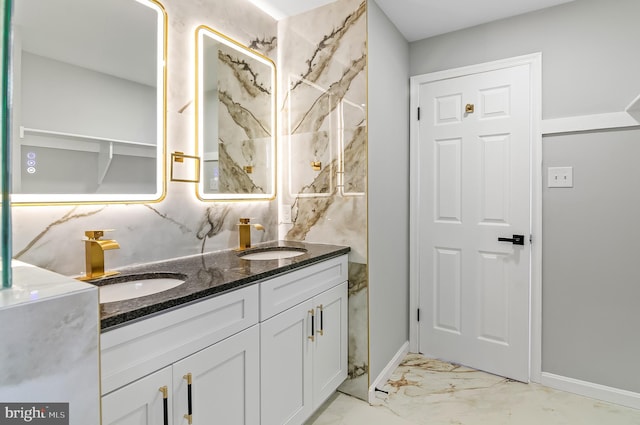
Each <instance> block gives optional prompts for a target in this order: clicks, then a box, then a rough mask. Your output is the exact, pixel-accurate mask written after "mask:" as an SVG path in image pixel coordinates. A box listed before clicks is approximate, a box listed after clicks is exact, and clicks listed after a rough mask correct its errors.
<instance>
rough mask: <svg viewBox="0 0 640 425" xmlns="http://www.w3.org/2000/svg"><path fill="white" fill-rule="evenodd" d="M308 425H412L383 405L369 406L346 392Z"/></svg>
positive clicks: (310, 420) (324, 407) (333, 399)
mask: <svg viewBox="0 0 640 425" xmlns="http://www.w3.org/2000/svg"><path fill="white" fill-rule="evenodd" d="M306 424H307V425H411V422H408V421H406V420H405V419H402V418H401V417H399V416H396V415H394V414H393V413H391V412H389V411H387V410H385V409H384V408H381V407H372V406H369V404H367V403H366V402H364V401H362V400H357V399H355V398H353V397H349V396H347V395H344V394H339V393H338V394H336V395H334V396H333V397H331V398H330V399H329V400H328V401H327V402H326V403H325V405H324V406H323V407H322V408H320V409H319V410H318V412H316V413H315V414H314V415H313V416H312V417H311V418H310V419H309V420H308V421H307V422H306Z"/></svg>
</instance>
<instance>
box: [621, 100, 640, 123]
mask: <svg viewBox="0 0 640 425" xmlns="http://www.w3.org/2000/svg"><path fill="white" fill-rule="evenodd" d="M625 111H626V112H627V114H629V115H631V116H632V117H633V118H634V119H635V120H636V121H638V123H639V124H640V95H638V97H636V98H635V99H634V100H633V101H632V102H631V103H630V104H629V106H627V109H625Z"/></svg>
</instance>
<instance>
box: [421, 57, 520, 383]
mask: <svg viewBox="0 0 640 425" xmlns="http://www.w3.org/2000/svg"><path fill="white" fill-rule="evenodd" d="M530 96H531V94H530V69H529V67H528V66H526V65H520V66H514V67H511V68H504V69H498V70H493V71H487V72H482V73H477V74H471V75H466V76H461V77H457V78H450V79H443V80H437V81H431V82H425V83H423V84H420V86H419V105H420V115H421V116H420V121H419V123H418V132H419V136H418V139H419V163H420V167H419V171H418V174H419V182H418V184H419V189H418V199H419V200H418V208H419V211H420V213H419V214H420V216H419V217H418V225H417V226H418V229H419V230H418V232H419V233H418V235H417V240H418V242H417V249H418V257H417V259H418V276H419V305H420V312H421V315H420V316H421V318H420V322H419V350H420V351H421V352H422V353H424V354H425V355H427V356H430V357H434V358H439V359H443V360H447V361H451V362H456V363H461V364H464V365H467V366H470V367H473V368H476V369H480V370H484V371H487V372H491V373H495V374H498V375H502V376H506V377H509V378H512V379H516V380H520V381H525V382H526V381H528V380H529V269H530V244H529V231H530V210H531V208H530V149H531V140H530V139H531V106H530ZM513 235H521V236H522V239H523V240H522V243H523V245H518V244H514V243H512V242H507V241H499V240H498V239H499V238H506V239H513ZM517 242H519V241H517Z"/></svg>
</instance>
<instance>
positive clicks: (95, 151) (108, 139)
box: [12, 0, 166, 203]
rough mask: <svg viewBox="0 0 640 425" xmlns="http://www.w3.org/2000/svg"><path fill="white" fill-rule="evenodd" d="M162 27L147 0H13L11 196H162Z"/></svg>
mask: <svg viewBox="0 0 640 425" xmlns="http://www.w3.org/2000/svg"><path fill="white" fill-rule="evenodd" d="M165 27H166V23H165V13H164V10H163V8H162V7H161V6H160V4H159V3H157V2H155V1H153V0H108V1H105V0H19V1H16V2H14V17H13V32H14V44H13V52H12V56H13V57H12V81H13V109H12V152H13V160H12V174H13V176H12V192H13V195H12V200H13V201H14V202H17V203H21V202H26V203H40V202H43V203H52V202H54V203H55V202H102V201H106V202H109V201H152V200H159V199H161V198H162V197H163V195H164V146H165V143H164V138H165V131H164V129H165V124H164V109H165V108H164V99H165V69H164V58H165V32H166V31H165Z"/></svg>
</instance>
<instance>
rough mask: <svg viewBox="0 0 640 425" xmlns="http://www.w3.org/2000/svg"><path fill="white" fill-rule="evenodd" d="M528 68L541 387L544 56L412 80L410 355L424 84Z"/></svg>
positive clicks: (534, 373)
mask: <svg viewBox="0 0 640 425" xmlns="http://www.w3.org/2000/svg"><path fill="white" fill-rule="evenodd" d="M521 65H527V66H529V69H530V75H531V80H530V83H531V179H530V181H531V188H530V192H529V193H530V197H531V224H530V231H529V233H530V234H531V235H532V244H531V271H530V278H529V291H530V297H529V300H530V305H529V316H530V317H529V324H530V332H529V338H530V344H529V348H530V357H529V358H530V365H529V376H530V379H531V380H532V381H535V382H539V381H540V377H541V373H542V133H541V120H542V53H533V54H530V55H524V56H517V57H514V58H508V59H503V60H498V61H493V62H487V63H482V64H478V65H471V66H465V67H462V68H455V69H449V70H445V71H439V72H432V73H429V74H423V75H416V76H414V77H411V91H410V97H411V98H410V105H411V108H410V111H411V124H410V146H409V151H410V157H411V159H410V177H409V182H410V203H409V228H410V231H409V351H411V352H414V353H415V352H418V347H419V345H418V344H419V333H418V320H417V319H418V317H417V314H418V306H419V300H420V296H419V295H420V294H419V291H420V288H419V283H420V280H419V267H418V258H420V256H419V252H418V246H419V245H418V240H417V237H416V236H417V235H419V234H420V232H419V226H420V211H419V207H420V202H419V194H420V171H421V170H420V163H419V161H420V160H419V158H420V154H419V150H420V146H419V142H420V140H419V131H418V120H417V111H418V107H419V90H420V84H424V83H429V82H434V81H439V80H445V79H450V78H456V77H463V76H466V75H472V74H478V73H481V72H488V71H495V70H498V69H504V68H511V67H515V66H521Z"/></svg>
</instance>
